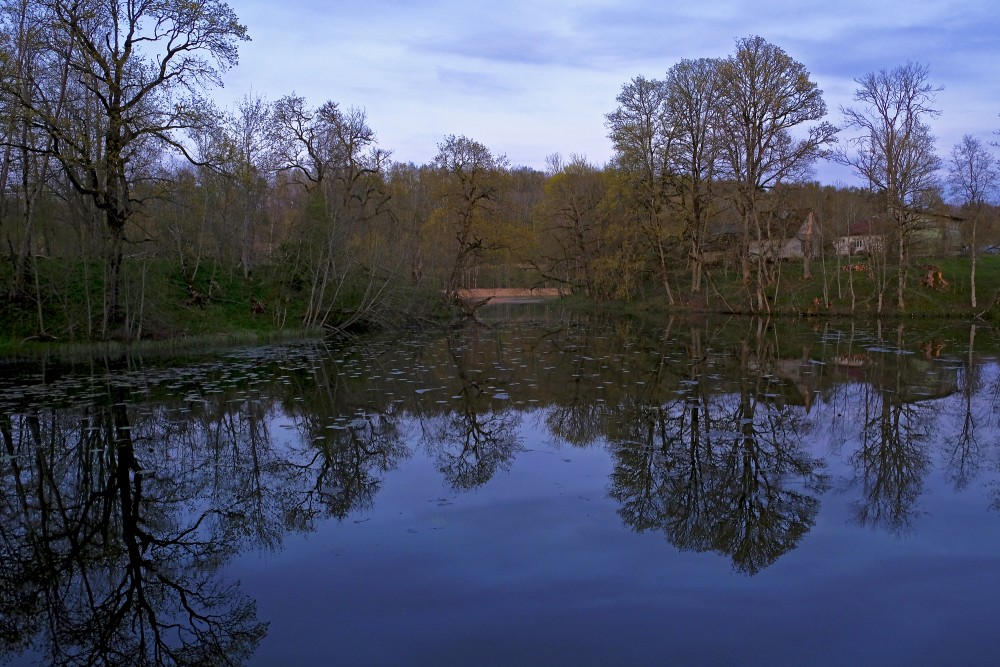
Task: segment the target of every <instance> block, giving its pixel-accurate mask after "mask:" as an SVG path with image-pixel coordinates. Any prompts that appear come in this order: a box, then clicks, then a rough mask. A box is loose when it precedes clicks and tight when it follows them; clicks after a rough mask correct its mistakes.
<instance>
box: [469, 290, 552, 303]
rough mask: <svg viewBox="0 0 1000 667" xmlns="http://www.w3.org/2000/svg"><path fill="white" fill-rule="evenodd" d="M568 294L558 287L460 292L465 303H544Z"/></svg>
mask: <svg viewBox="0 0 1000 667" xmlns="http://www.w3.org/2000/svg"><path fill="white" fill-rule="evenodd" d="M568 293H569V292H567V291H566V290H560V289H559V288H558V287H534V288H521V287H476V288H468V289H460V290H458V296H459V298H460V299H462V300H463V301H485V300H487V299H488V300H489V302H490V303H508V302H514V301H542V300H544V299H554V298H556V297H558V296H562V295H564V294H568Z"/></svg>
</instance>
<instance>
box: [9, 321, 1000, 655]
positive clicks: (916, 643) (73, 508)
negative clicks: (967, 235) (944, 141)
mask: <svg viewBox="0 0 1000 667" xmlns="http://www.w3.org/2000/svg"><path fill="white" fill-rule="evenodd" d="M484 320H485V322H484V323H481V324H479V325H471V324H470V325H469V326H467V327H463V328H457V329H450V330H447V331H428V332H421V333H413V334H408V335H405V336H398V335H397V336H394V337H370V338H364V339H357V340H352V341H342V342H332V341H327V342H316V341H311V342H302V343H295V344H287V345H277V346H269V347H263V348H253V349H240V350H229V351H224V352H218V353H213V354H204V355H200V356H198V357H196V358H189V359H175V360H171V361H170V362H166V361H162V360H145V361H143V360H138V359H128V360H115V361H100V362H98V361H90V362H88V363H85V364H82V363H81V364H73V365H67V364H62V365H51V364H50V365H31V366H28V365H23V364H19V365H13V364H8V365H6V366H5V368H4V370H5V371H7V372H6V373H5V374H4V375H3V377H4V379H3V380H0V415H2V416H0V435H2V445H3V452H2V454H0V483H2V484H3V486H4V489H3V493H2V494H0V533H2V534H0V538H2V539H0V660H2V661H6V662H5V664H11V665H21V664H50V663H54V664H142V663H143V662H144V663H145V664H177V663H181V664H213V663H218V664H246V665H282V664H349V665H355V664H387V665H388V664H413V665H447V664H455V665H508V664H566V665H570V664H571V665H588V664H595V665H597V664H609V663H624V662H626V661H631V662H633V663H634V664H761V665H764V664H788V665H799V664H811V665H824V664H829V665H837V664H880V665H884V664H899V665H904V664H905V665H914V664H918V665H919V664H927V665H937V664H983V665H986V664H993V663H994V657H993V656H994V653H995V652H996V649H998V648H1000V640H998V639H996V636H995V635H996V633H995V631H994V630H993V628H992V624H991V623H990V619H992V618H993V617H994V616H996V615H997V613H998V612H1000V600H998V599H997V598H998V596H997V595H996V591H997V590H1000V585H998V584H1000V514H998V511H1000V495H998V493H1000V486H998V481H1000V448H998V443H1000V439H998V437H997V435H998V420H1000V417H998V414H1000V413H998V407H1000V405H998V403H1000V367H998V363H997V357H996V349H997V336H996V332H995V331H994V330H992V329H991V328H986V327H984V326H983V325H982V324H980V325H978V326H973V325H953V324H950V325H947V326H944V325H940V326H936V327H928V326H927V325H923V326H921V327H918V326H916V325H913V324H907V325H905V326H898V327H897V326H892V327H888V326H878V325H875V324H873V325H870V326H869V325H858V324H851V323H842V324H827V323H813V322H766V321H761V320H746V319H733V320H726V321H713V320H710V321H702V322H697V323H691V322H681V321H679V320H672V321H663V322H638V321H634V320H624V319H621V320H615V319H609V320H592V319H581V318H580V317H579V316H573V315H570V314H567V313H563V312H561V311H559V310H558V308H557V307H554V306H543V307H538V306H536V307H532V308H524V307H506V308H503V309H497V310H495V311H487V313H486V316H485V317H484Z"/></svg>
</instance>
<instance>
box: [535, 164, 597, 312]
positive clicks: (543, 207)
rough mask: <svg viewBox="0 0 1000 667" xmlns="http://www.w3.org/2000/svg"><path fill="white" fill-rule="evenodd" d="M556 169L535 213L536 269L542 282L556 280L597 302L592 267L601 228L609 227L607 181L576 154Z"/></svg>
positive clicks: (595, 258)
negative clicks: (537, 230)
mask: <svg viewBox="0 0 1000 667" xmlns="http://www.w3.org/2000/svg"><path fill="white" fill-rule="evenodd" d="M555 168H556V169H557V172H556V173H553V174H551V175H550V176H549V178H548V180H547V181H546V183H545V197H544V199H543V200H542V202H541V203H540V204H539V205H538V207H537V209H536V212H535V213H536V216H537V219H538V221H539V224H540V225H541V234H542V236H543V239H544V243H543V245H542V247H541V248H540V250H539V254H540V259H541V263H540V265H536V268H537V269H538V271H539V273H540V274H541V276H542V277H543V278H546V279H556V280H559V281H560V282H562V283H565V284H568V285H570V286H572V287H574V288H576V289H580V290H582V291H583V293H584V294H586V295H587V296H588V297H589V298H591V299H598V298H599V293H598V290H597V285H596V276H595V275H594V263H595V261H596V260H597V258H598V256H599V255H600V252H601V246H602V228H603V227H605V226H606V225H607V224H608V220H607V219H606V218H605V216H604V215H603V206H602V204H603V202H604V198H605V196H606V194H607V191H608V181H609V178H610V177H609V174H608V172H607V171H605V170H602V169H599V168H597V167H596V166H594V165H592V164H590V163H589V162H587V160H586V158H583V157H581V156H577V155H574V156H572V157H571V158H570V161H569V163H568V164H566V165H562V164H559V165H558V166H556V167H555Z"/></svg>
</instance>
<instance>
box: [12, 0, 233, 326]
mask: <svg viewBox="0 0 1000 667" xmlns="http://www.w3.org/2000/svg"><path fill="white" fill-rule="evenodd" d="M35 9H36V10H37V11H36V12H35V13H34V14H33V15H32V20H33V21H36V22H37V23H36V25H37V26H38V27H39V28H40V29H41V30H42V31H43V34H44V35H45V40H46V41H45V43H44V49H43V51H42V55H41V57H40V61H39V70H38V71H40V72H42V73H46V72H47V75H45V76H41V75H39V76H35V77H33V78H31V79H29V80H27V81H26V80H25V79H24V78H21V79H20V80H19V79H18V78H17V77H12V78H8V79H6V80H5V83H4V85H5V87H6V88H7V90H6V91H5V92H7V93H8V94H9V95H10V96H11V99H13V100H14V102H15V103H16V104H17V105H18V106H19V107H20V108H21V109H23V110H24V112H26V113H27V114H29V115H30V116H31V118H32V122H33V123H34V124H35V125H36V126H37V127H38V128H39V129H41V130H43V131H44V132H45V133H46V134H47V135H48V136H49V138H50V140H51V153H52V155H54V156H55V158H56V159H57V160H58V161H59V162H60V163H61V165H62V167H63V170H64V172H65V174H66V176H67V178H68V180H69V182H70V183H71V184H72V186H73V188H74V190H75V191H76V192H77V193H78V194H79V195H81V196H82V197H84V198H86V199H88V200H90V201H91V202H93V205H94V206H95V207H96V208H97V209H99V210H100V211H101V212H102V213H103V215H104V221H105V226H106V230H107V233H108V236H109V250H108V254H107V265H106V276H105V278H106V293H105V308H104V323H103V329H104V331H105V333H108V329H109V326H110V325H111V324H114V323H117V322H118V321H119V320H120V318H121V312H120V310H119V292H120V276H121V264H122V257H123V244H124V242H125V233H126V224H127V223H128V222H129V220H130V219H131V217H132V215H133V213H134V212H135V211H136V208H137V206H138V205H139V204H140V203H141V200H140V199H139V197H138V195H137V192H136V190H135V188H134V185H135V184H136V182H137V181H138V180H139V179H141V178H142V177H143V176H144V171H143V170H144V168H145V167H147V166H148V164H149V161H150V160H151V157H152V156H153V155H154V152H153V149H154V148H156V149H162V148H170V149H174V150H177V151H179V152H180V153H182V154H184V155H187V152H186V150H185V146H184V144H183V143H182V142H181V140H180V138H179V137H178V136H177V134H176V132H177V131H178V130H182V129H185V128H189V127H192V126H196V125H198V124H200V123H201V122H202V121H203V118H204V115H203V113H202V112H203V109H204V107H205V105H204V103H202V102H201V101H199V99H198V96H199V94H200V93H201V91H202V90H203V89H204V88H206V87H207V86H209V85H217V84H219V83H220V75H221V73H222V72H223V71H225V70H226V69H228V68H230V67H231V66H233V65H235V64H236V61H237V47H238V43H239V42H240V41H243V40H246V39H248V37H247V32H246V28H245V27H244V26H243V25H241V24H240V23H239V21H238V19H237V17H236V15H235V13H234V12H233V10H232V9H231V8H230V7H229V5H227V4H226V3H225V2H222V1H221V0H193V1H183V2H182V1H180V0H166V1H154V0H80V1H78V2H63V1H61V0H41V1H40V2H38V3H37V5H36V6H35ZM64 67H67V68H68V70H69V72H70V81H71V84H72V85H71V86H70V88H69V91H68V92H64V90H63V88H62V87H61V86H60V85H58V83H57V82H54V81H53V77H55V78H58V72H60V71H62V69H63V68H64Z"/></svg>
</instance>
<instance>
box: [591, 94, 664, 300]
mask: <svg viewBox="0 0 1000 667" xmlns="http://www.w3.org/2000/svg"><path fill="white" fill-rule="evenodd" d="M605 124H606V125H607V127H608V130H609V134H608V136H609V137H610V138H611V141H612V143H613V144H614V147H615V161H616V163H617V165H618V167H619V168H620V169H621V171H622V173H623V175H624V177H625V180H626V183H627V184H628V186H629V190H630V193H631V195H632V198H633V202H634V209H635V210H636V212H637V213H638V220H637V222H638V226H639V229H640V230H641V233H642V236H643V237H644V238H645V239H646V240H647V242H648V243H649V245H650V247H651V248H652V251H653V253H654V254H655V256H656V259H657V264H658V267H659V274H660V279H661V281H662V283H663V289H664V292H666V296H667V302H668V303H670V304H671V305H673V303H674V296H673V290H672V289H671V286H670V274H669V261H668V252H669V248H668V245H669V244H671V242H672V241H671V239H672V237H675V236H677V233H676V232H677V229H676V226H672V225H671V223H672V222H673V220H672V217H671V215H670V213H671V210H670V205H669V203H670V199H671V198H672V197H673V196H674V193H675V186H674V182H673V181H674V177H673V172H672V170H671V165H670V155H671V152H672V144H673V142H674V139H675V132H674V128H673V127H672V125H671V123H670V120H669V118H668V114H667V87H666V84H665V83H664V82H663V81H660V80H657V79H647V78H645V77H642V76H637V77H635V78H634V79H632V80H631V81H629V82H628V83H626V84H625V85H624V86H622V92H621V93H620V94H619V95H618V109H616V110H615V111H614V112H612V113H609V114H608V115H607V116H606V120H605Z"/></svg>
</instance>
